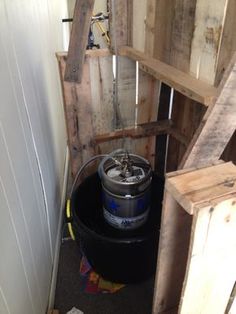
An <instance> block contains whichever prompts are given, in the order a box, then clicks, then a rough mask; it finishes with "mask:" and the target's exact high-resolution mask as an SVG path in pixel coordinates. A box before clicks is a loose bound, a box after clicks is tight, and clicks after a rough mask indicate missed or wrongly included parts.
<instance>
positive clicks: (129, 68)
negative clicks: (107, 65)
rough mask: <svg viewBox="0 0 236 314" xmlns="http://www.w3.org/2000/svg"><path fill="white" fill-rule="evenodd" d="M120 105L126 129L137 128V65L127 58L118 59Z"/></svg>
mask: <svg viewBox="0 0 236 314" xmlns="http://www.w3.org/2000/svg"><path fill="white" fill-rule="evenodd" d="M117 84H118V105H119V109H120V114H121V119H122V121H123V124H124V127H129V126H135V107H136V105H135V103H136V64H135V61H133V60H130V59H129V58H127V57H118V78H117Z"/></svg>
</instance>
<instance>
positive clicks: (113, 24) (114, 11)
mask: <svg viewBox="0 0 236 314" xmlns="http://www.w3.org/2000/svg"><path fill="white" fill-rule="evenodd" d="M128 2H129V0H109V7H110V14H109V29H110V31H109V34H110V39H111V46H110V48H111V50H112V51H113V52H115V50H116V48H118V47H120V46H124V45H129V41H128V40H129V38H130V37H129V35H128V34H129V29H128V27H129V26H130V24H129V22H128V9H129V8H130V7H129V5H128ZM113 4H114V7H113Z"/></svg>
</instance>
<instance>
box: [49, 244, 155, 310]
mask: <svg viewBox="0 0 236 314" xmlns="http://www.w3.org/2000/svg"><path fill="white" fill-rule="evenodd" d="M79 265H80V253H79V248H78V246H77V244H76V243H75V242H73V241H71V240H70V241H65V242H64V243H62V245H61V252H60V260H59V271H58V278H57V288H56V298H55V308H56V309H59V311H60V314H65V313H66V312H67V311H69V310H70V309H71V308H72V307H73V306H75V307H77V308H78V309H80V310H81V311H83V312H84V314H150V313H151V307H152V297H153V286H154V279H153V278H151V279H149V280H148V281H146V282H143V283H141V284H136V285H128V286H126V287H125V288H123V289H121V290H120V291H118V292H117V293H115V294H100V295H91V294H86V293H84V292H83V291H82V288H81V277H80V274H79Z"/></svg>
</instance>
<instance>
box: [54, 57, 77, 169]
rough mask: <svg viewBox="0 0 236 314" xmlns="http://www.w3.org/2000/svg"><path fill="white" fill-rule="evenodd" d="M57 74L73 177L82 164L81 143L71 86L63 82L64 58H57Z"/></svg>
mask: <svg viewBox="0 0 236 314" xmlns="http://www.w3.org/2000/svg"><path fill="white" fill-rule="evenodd" d="M57 60H58V65H59V73H60V80H61V89H62V95H63V105H64V114H65V122H66V128H67V142H68V146H69V151H70V163H71V165H70V166H71V173H72V175H75V174H76V172H77V171H78V169H79V167H80V166H81V164H82V158H81V157H82V156H81V154H80V152H81V143H80V141H79V136H78V119H77V107H76V103H74V102H73V101H72V99H71V98H72V97H71V84H72V83H70V82H66V81H64V73H65V67H66V57H60V56H57Z"/></svg>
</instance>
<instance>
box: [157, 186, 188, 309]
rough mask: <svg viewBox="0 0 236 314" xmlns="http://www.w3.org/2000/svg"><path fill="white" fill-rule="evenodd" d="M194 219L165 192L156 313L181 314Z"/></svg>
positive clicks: (159, 250)
mask: <svg viewBox="0 0 236 314" xmlns="http://www.w3.org/2000/svg"><path fill="white" fill-rule="evenodd" d="M191 225H192V216H190V215H189V214H187V213H186V212H185V211H184V209H183V208H182V207H181V206H180V205H179V204H178V203H177V202H176V201H175V199H174V198H173V197H172V196H171V194H170V193H169V192H167V191H165V194H164V201H163V209H162V217H161V231H160V240H159V248H158V260H157V273H156V280H155V288H154V299H153V314H158V313H169V314H174V313H177V311H178V305H179V300H180V295H181V291H182V285H183V279H184V275H185V268H186V264H187V257H188V248H189V239H190V234H191Z"/></svg>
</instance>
